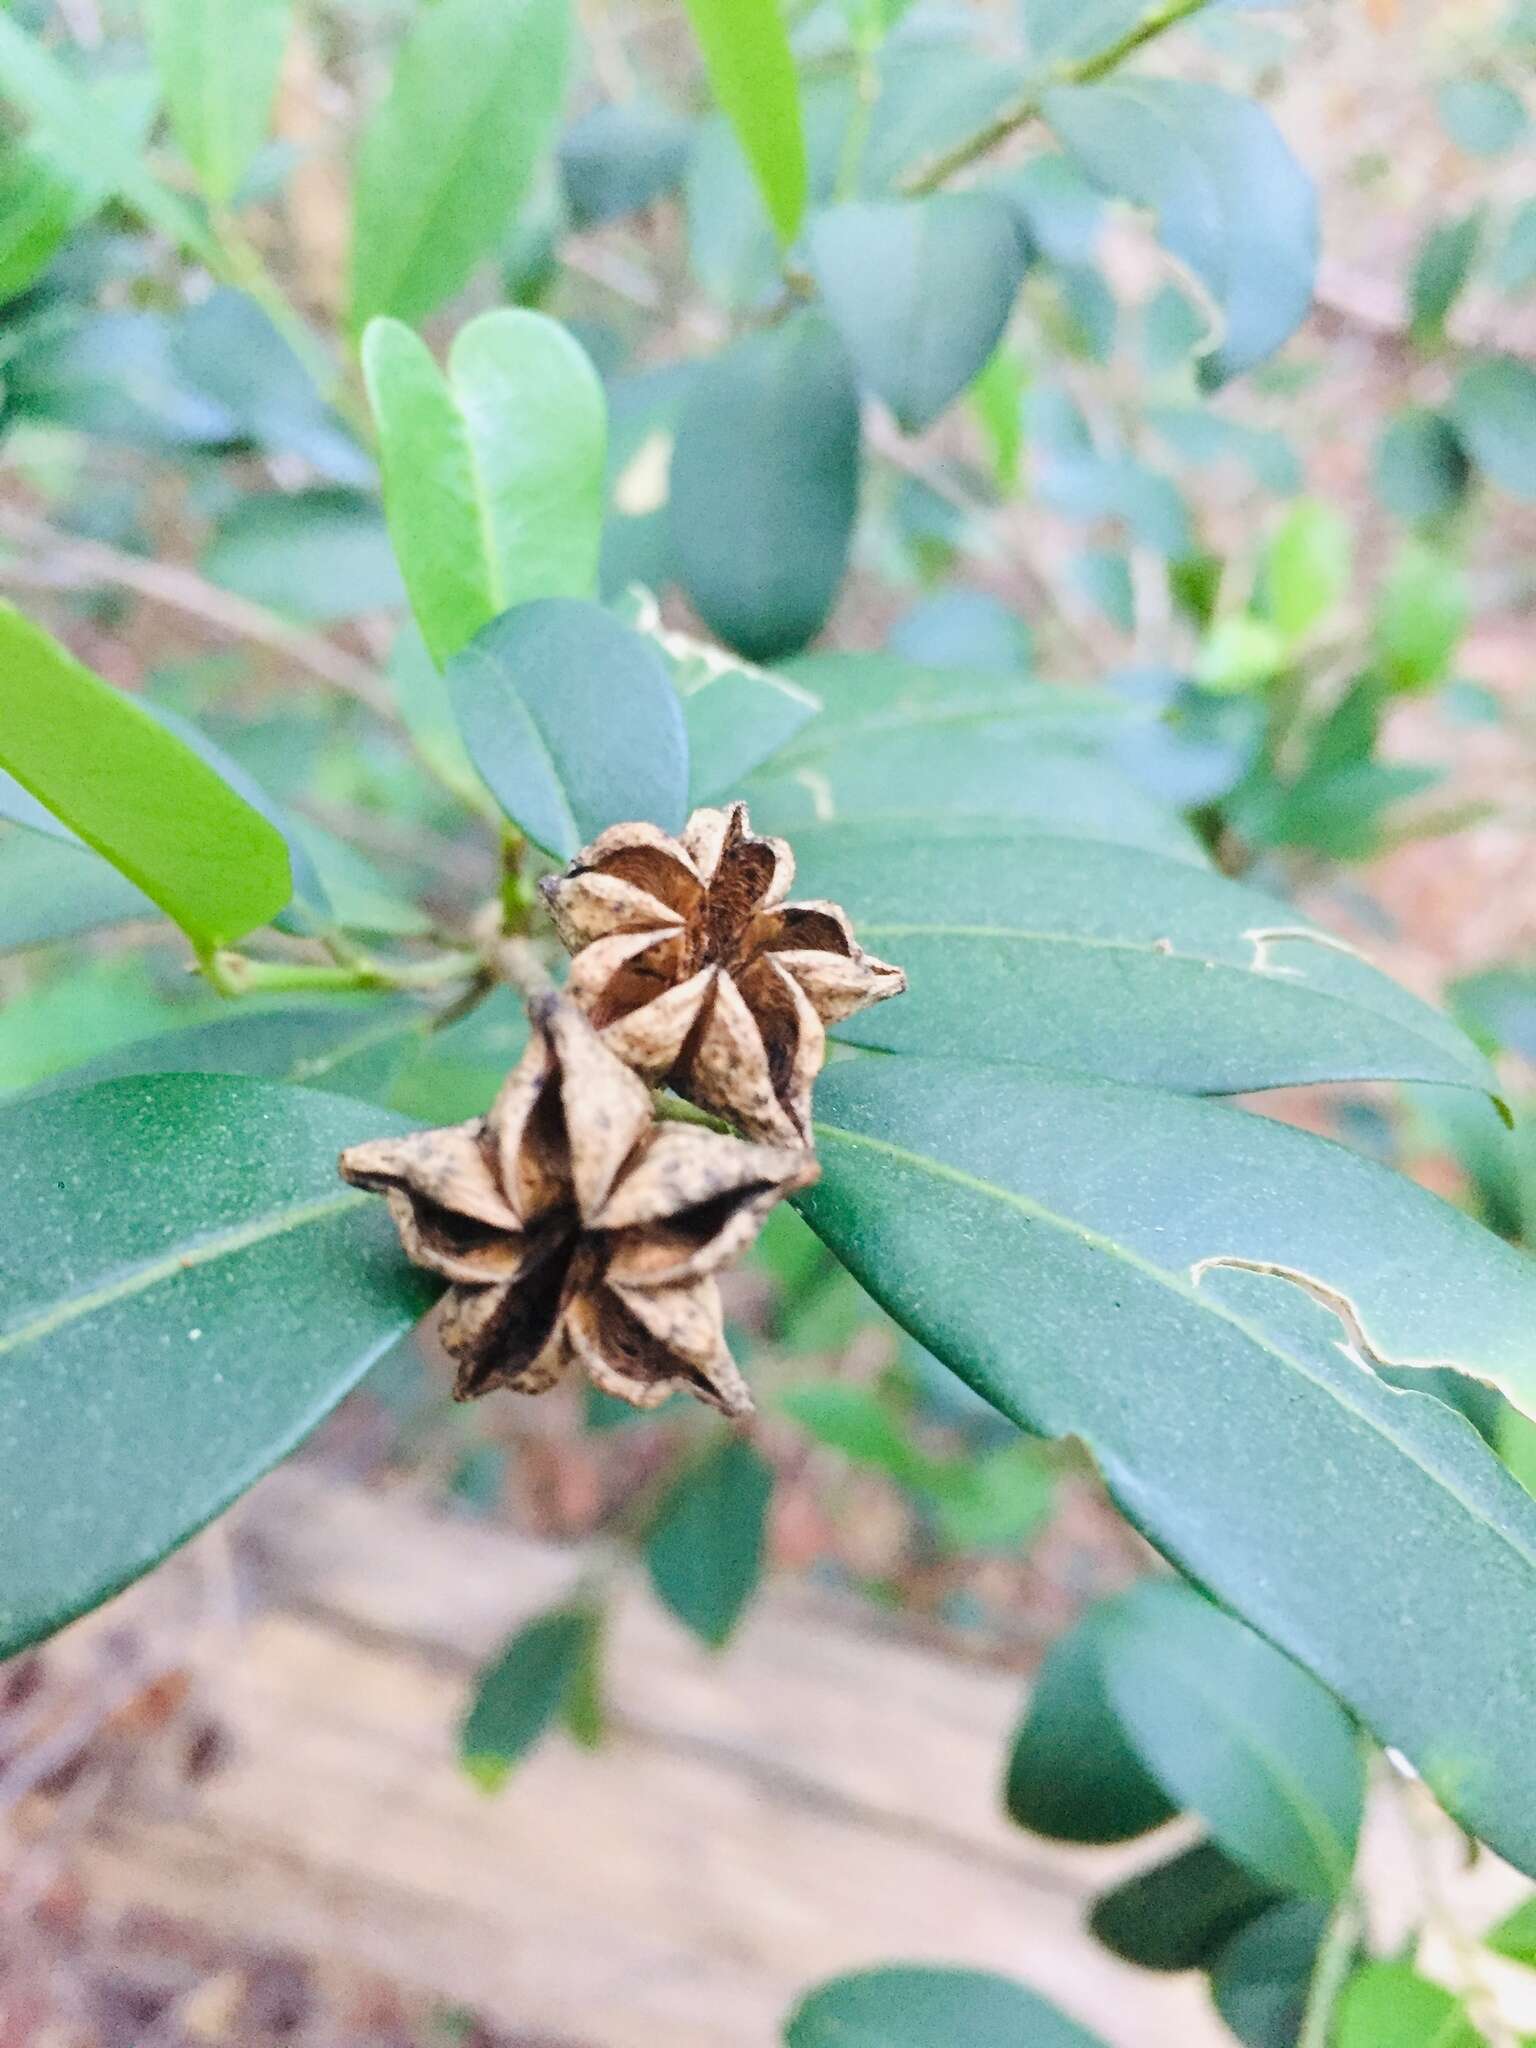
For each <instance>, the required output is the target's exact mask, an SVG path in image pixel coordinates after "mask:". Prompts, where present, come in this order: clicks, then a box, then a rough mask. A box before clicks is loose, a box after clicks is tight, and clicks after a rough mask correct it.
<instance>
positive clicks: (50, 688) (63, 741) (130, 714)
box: [0, 19, 292, 949]
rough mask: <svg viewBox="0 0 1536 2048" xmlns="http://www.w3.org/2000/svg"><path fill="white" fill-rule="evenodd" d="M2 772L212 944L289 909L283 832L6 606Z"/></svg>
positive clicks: (0, 664) (1, 619) (0, 690)
mask: <svg viewBox="0 0 1536 2048" xmlns="http://www.w3.org/2000/svg"><path fill="white" fill-rule="evenodd" d="M0 25H3V19H0ZM0 763H3V764H4V766H5V767H6V768H7V769H9V771H10V772H11V774H13V775H14V776H15V777H16V779H17V780H18V781H19V782H20V783H22V784H23V786H24V787H25V788H26V789H28V790H30V791H31V793H32V795H33V796H35V797H36V798H37V799H38V800H39V801H40V802H41V803H44V804H46V805H47V807H48V809H49V810H51V811H52V812H53V813H54V814H55V816H56V817H59V818H61V819H62V820H63V821H64V823H65V824H66V825H68V826H69V827H70V828H71V830H72V831H74V832H77V833H78V834H79V836H80V837H81V838H82V839H83V840H85V841H86V843H87V844H88V845H90V846H93V847H95V849H96V851H97V852H98V853H100V854H103V855H104V856H105V857H106V859H108V860H109V861H111V863H112V865H113V866H114V867H115V868H118V869H119V870H120V871H121V872H122V873H123V874H125V875H126V876H127V877H128V879H129V880H130V881H131V882H133V883H135V884H136V885H137V886H138V887H139V888H140V889H142V890H143V891H144V894H145V895H146V896H148V897H149V898H150V899H151V901H152V902H155V903H158V904H159V906H160V908H161V909H162V910H163V911H164V912H165V913H166V915H167V916H168V917H172V918H174V919H175V921H176V922H177V924H179V925H180V926H181V928H182V930H183V931H184V932H185V933H186V934H187V936H188V937H189V938H190V939H191V940H192V942H193V944H194V945H195V946H197V947H199V948H204V949H206V948H210V947H215V946H224V945H228V944H230V943H231V942H232V941H233V940H235V939H239V938H243V937H244V936H245V934H246V933H247V932H249V931H252V930H254V929H255V927H256V926H257V925H262V924H265V923H267V922H268V920H269V919H270V918H272V917H274V916H275V915H276V914H277V912H278V911H279V910H281V909H282V907H283V905H284V904H285V903H286V902H287V901H288V898H289V895H290V893H291V891H292V880H291V877H290V874H289V868H288V849H287V848H286V846H285V845H284V844H283V840H282V837H281V835H280V834H279V833H278V832H277V831H276V830H275V829H274V827H273V826H271V825H270V824H269V823H268V822H267V820H266V819H265V818H263V817H262V816H261V815H260V813H259V812H257V811H255V810H253V809H252V808H251V806H250V805H249V804H248V803H246V802H245V800H244V799H243V798H242V797H240V796H237V795H236V793H235V792H234V791H233V790H232V789H231V788H230V787H229V785H228V784H227V783H226V782H224V781H223V780H221V778H220V777H219V776H217V775H216V774H215V773H214V772H213V770H212V769H211V768H209V767H208V766H207V765H206V764H205V763H204V762H203V761H201V760H199V758H198V756H197V755H196V754H194V753H193V752H192V751H191V749H190V748H189V747H187V746H186V745H185V744H184V743H183V742H182V741H181V740H179V739H177V738H175V737H174V736H173V735H172V734H171V733H169V732H167V731H166V729H165V728H164V727H163V726H162V725H161V724H160V723H159V722H158V721H157V720H156V719H155V718H153V717H152V716H151V715H150V713H149V712H148V711H146V710H145V708H144V707H143V705H141V704H136V703H135V702H134V701H133V699H132V698H131V697H126V696H124V695H123V694H122V693H121V692H120V691H118V690H114V689H113V688H112V687H111V685H110V684H108V683H104V682H102V680H101V679H100V677H99V676H95V675H93V674H92V673H91V671H90V670H89V669H88V668H85V667H84V666H82V664H81V663H80V662H78V661H76V660H75V659H74V657H73V655H71V654H69V653H68V652H67V651H66V650H65V649H64V648H62V647H61V646H60V645H59V644H58V642H57V641H56V640H52V639H50V638H49V636H48V635H47V634H46V633H44V632H43V631H42V629H41V628H40V627H38V626H34V625H33V624H32V623H31V621H30V620H28V619H25V618H23V617H22V615H21V613H20V612H18V611H16V610H15V609H14V607H13V606H11V605H0Z"/></svg>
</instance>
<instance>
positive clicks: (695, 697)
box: [674, 663, 821, 804]
mask: <svg viewBox="0 0 1536 2048" xmlns="http://www.w3.org/2000/svg"><path fill="white" fill-rule="evenodd" d="M674 673H675V675H676V680H677V684H678V688H679V689H680V690H681V692H682V698H683V723H684V724H685V725H686V726H687V728H688V760H689V781H688V800H689V802H690V803H694V804H705V803H713V802H715V801H717V800H718V799H719V798H721V797H726V796H732V795H734V794H735V791H736V788H737V786H738V785H739V784H740V782H741V781H742V779H743V778H744V777H745V776H747V775H750V774H751V773H752V770H753V769H754V768H759V767H761V766H762V764H763V762H764V761H768V760H771V759H772V758H773V756H774V755H776V754H778V753H779V752H780V751H781V750H782V749H783V748H784V747H786V746H787V745H788V744H789V743H790V741H792V740H793V739H795V738H796V737H797V736H798V735H799V734H800V733H801V732H803V731H804V729H805V727H806V726H807V725H809V724H810V722H811V720H812V719H813V718H815V717H816V715H817V713H818V712H819V711H820V710H821V699H820V698H819V697H814V696H812V694H811V692H810V691H809V690H806V689H802V688H801V686H800V685H799V684H798V683H793V682H791V681H790V680H789V678H788V677H787V676H776V675H772V674H770V673H769V671H768V670H766V669H760V668H743V667H739V666H735V665H732V666H725V665H723V664H719V663H716V664H712V665H711V666H710V667H709V668H707V669H705V670H704V671H703V672H702V673H700V674H698V675H697V676H695V675H691V674H689V673H688V670H687V665H686V664H681V665H679V669H676V670H674Z"/></svg>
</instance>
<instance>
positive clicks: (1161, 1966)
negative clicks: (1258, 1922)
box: [1088, 1842, 1276, 1970]
mask: <svg viewBox="0 0 1536 2048" xmlns="http://www.w3.org/2000/svg"><path fill="white" fill-rule="evenodd" d="M1275 1900H1276V1893H1275V1891H1274V1888H1273V1887H1272V1886H1270V1885H1267V1884H1262V1883H1260V1882H1259V1880H1258V1879H1257V1878H1254V1877H1252V1876H1250V1875H1249V1873H1248V1872H1247V1871H1246V1870H1245V1869H1244V1868H1243V1866H1242V1865H1241V1864H1240V1863H1234V1862H1233V1861H1232V1859H1231V1857H1230V1856H1228V1855H1225V1854H1224V1853H1223V1851H1222V1850H1220V1849H1218V1848H1217V1846H1216V1844H1215V1843H1214V1842H1197V1843H1196V1844H1195V1845H1194V1847H1193V1848H1192V1849H1185V1850H1182V1851H1181V1852H1180V1854H1179V1855H1177V1856H1175V1857H1174V1858H1173V1859H1172V1860H1171V1862H1168V1863H1158V1864H1154V1866H1153V1867H1152V1869H1150V1870H1144V1871H1142V1872H1141V1873H1140V1874H1139V1875H1138V1876H1136V1877H1131V1878H1127V1879H1126V1881H1125V1883H1124V1884H1120V1885H1116V1887H1115V1889H1114V1890H1113V1891H1112V1892H1106V1893H1105V1894H1104V1896H1103V1898H1101V1899H1100V1900H1099V1901H1098V1902H1097V1904H1096V1905H1095V1906H1094V1909H1093V1913H1092V1915H1091V1917H1090V1919H1089V1922H1088V1925H1089V1927H1090V1929H1091V1930H1092V1932H1093V1935H1094V1938H1095V1939H1096V1940H1098V1941H1101V1942H1103V1944H1104V1946H1105V1947H1106V1948H1107V1949H1111V1950H1113V1952H1114V1953H1115V1954H1116V1955H1117V1956H1121V1957H1123V1958H1124V1960H1125V1961H1126V1962H1128V1963H1136V1964H1138V1965H1139V1966H1140V1967H1141V1968H1142V1969H1144V1970H1205V1969H1209V1968H1210V1966H1211V1964H1212V1962H1213V1961H1214V1960H1215V1958H1216V1956H1217V1954H1218V1952H1219V1951H1220V1950H1221V1949H1222V1947H1223V1946H1224V1945H1225V1944H1226V1943H1227V1942H1229V1941H1230V1940H1231V1939H1232V1937H1233V1935H1235V1934H1236V1933H1238V1932H1239V1930H1240V1929H1242V1928H1244V1927H1246V1926H1248V1925H1249V1923H1250V1922H1251V1921H1253V1920H1255V1919H1257V1918H1258V1916H1259V1914H1261V1913H1262V1912H1263V1911H1264V1910H1265V1908H1266V1907H1268V1906H1272V1905H1273V1904H1274V1903H1275Z"/></svg>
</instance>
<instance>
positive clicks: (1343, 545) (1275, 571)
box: [1264, 498, 1354, 644]
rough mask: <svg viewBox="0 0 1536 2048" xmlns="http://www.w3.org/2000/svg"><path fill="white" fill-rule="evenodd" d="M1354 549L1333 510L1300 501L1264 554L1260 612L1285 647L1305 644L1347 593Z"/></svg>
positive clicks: (1308, 500) (1346, 527)
mask: <svg viewBox="0 0 1536 2048" xmlns="http://www.w3.org/2000/svg"><path fill="white" fill-rule="evenodd" d="M1353 556H1354V545H1353V541H1352V538H1351V535H1350V528H1349V522H1348V520H1347V519H1346V518H1345V517H1344V515H1343V513H1342V512H1340V511H1338V510H1337V509H1336V507H1334V506H1332V505H1325V504H1322V503H1321V502H1319V500H1317V499H1316V498H1301V499H1299V500H1298V501H1297V503H1296V504H1294V505H1293V506H1292V507H1291V508H1290V510H1289V511H1288V512H1287V513H1286V515H1285V518H1284V519H1283V520H1282V522H1281V524H1280V528H1279V531H1278V532H1277V533H1275V534H1274V536H1273V537H1272V538H1271V540H1270V543H1269V546H1268V547H1267V548H1266V549H1265V551H1264V609H1265V614H1266V616H1267V617H1268V619H1269V621H1270V623H1271V625H1273V626H1274V627H1275V629H1276V631H1277V632H1279V633H1280V634H1282V635H1283V636H1284V638H1285V639H1286V641H1287V642H1289V643H1291V644H1294V643H1295V642H1297V641H1299V640H1304V639H1305V638H1306V636H1307V634H1308V633H1310V632H1311V631H1312V629H1313V627H1314V626H1317V625H1320V624H1321V623H1322V621H1323V620H1324V619H1325V618H1326V617H1327V616H1328V614H1329V613H1330V612H1331V611H1332V610H1333V608H1334V606H1335V605H1336V604H1337V603H1338V602H1339V600H1340V598H1342V597H1343V596H1344V594H1345V592H1346V591H1347V590H1348V589H1349V575H1350V567H1351V563H1352V561H1353Z"/></svg>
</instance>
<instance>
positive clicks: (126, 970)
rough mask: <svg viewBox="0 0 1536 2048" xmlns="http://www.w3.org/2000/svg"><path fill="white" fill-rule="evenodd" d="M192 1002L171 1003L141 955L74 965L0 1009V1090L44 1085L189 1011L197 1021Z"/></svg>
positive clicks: (205, 1000)
mask: <svg viewBox="0 0 1536 2048" xmlns="http://www.w3.org/2000/svg"><path fill="white" fill-rule="evenodd" d="M201 1000H202V1005H203V1007H204V1008H205V1009H206V1008H212V1007H220V1004H219V998H218V997H217V996H215V995H213V994H212V993H211V992H206V993H205V994H204V995H203V997H202V999H201ZM197 1002H198V999H197V997H196V996H195V995H194V997H193V999H192V1002H191V1003H189V1004H188V1005H187V1007H186V1008H185V1009H184V1008H182V1007H181V1006H179V1005H177V1004H175V1003H173V1002H172V1001H171V1000H170V999H169V998H168V997H167V996H166V994H165V993H164V991H163V990H162V989H161V988H160V987H159V986H157V985H156V983H155V981H154V979H153V978H152V976H151V974H150V973H149V971H148V968H147V966H146V963H145V960H144V958H143V956H142V955H141V954H137V953H121V954H119V955H117V956H116V957H115V958H113V957H112V956H110V955H109V956H108V957H106V958H104V959H96V960H90V959H87V960H83V961H80V962H78V963H77V964H76V965H75V966H74V968H73V971H72V972H71V973H69V974H68V975H65V976H62V977H58V978H55V979H53V980H48V981H43V982H40V983H39V984H37V985H36V986H34V987H32V988H29V989H26V990H25V991H24V992H23V993H21V994H20V995H17V996H14V997H12V998H11V999H10V1000H9V1001H7V1002H6V1004H5V1005H4V1007H3V1008H0V1090H4V1091H5V1092H7V1093H9V1092H11V1091H13V1090H16V1089H22V1088H30V1087H32V1086H34V1085H35V1084H38V1083H46V1081H47V1080H48V1078H49V1077H50V1076H53V1075H56V1074H57V1073H58V1072H59V1070H60V1069H61V1068H66V1067H70V1066H73V1065H74V1064H75V1063H76V1062H77V1061H82V1060H91V1059H94V1058H95V1056H96V1055H97V1054H99V1053H110V1051H111V1049H112V1048H114V1047H117V1046H121V1045H122V1044H123V1043H124V1042H125V1041H127V1040H131V1039H133V1038H136V1037H139V1036H141V1035H142V1034H144V1033H146V1032H150V1031H159V1030H163V1029H164V1028H165V1027H166V1026H167V1025H170V1024H176V1023H179V1022H181V1021H182V1020H183V1019H184V1018H185V1016H186V1015H187V1011H188V1009H190V1010H191V1012H192V1014H193V1015H196V1014H197ZM66 1078H68V1079H71V1080H72V1079H73V1077H72V1076H69V1077H66Z"/></svg>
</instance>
